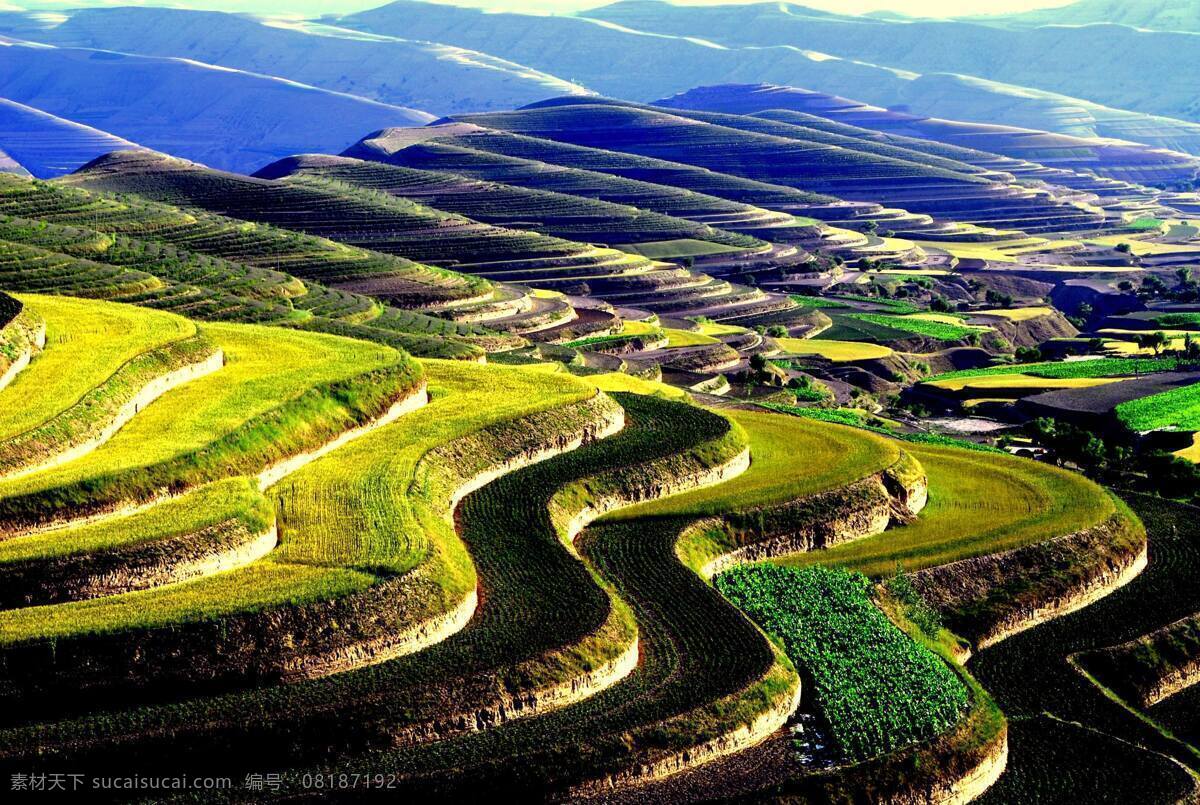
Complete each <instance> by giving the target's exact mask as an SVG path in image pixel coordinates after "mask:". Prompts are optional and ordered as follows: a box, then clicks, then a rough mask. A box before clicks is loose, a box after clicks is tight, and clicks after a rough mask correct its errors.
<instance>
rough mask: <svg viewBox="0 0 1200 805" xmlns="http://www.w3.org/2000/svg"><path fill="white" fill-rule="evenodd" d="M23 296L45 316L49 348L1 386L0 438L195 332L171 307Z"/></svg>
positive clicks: (66, 405) (51, 413) (50, 414)
mask: <svg viewBox="0 0 1200 805" xmlns="http://www.w3.org/2000/svg"><path fill="white" fill-rule="evenodd" d="M18 298H19V299H20V300H21V301H23V302H24V303H25V304H26V305H28V306H29V309H30V310H32V311H34V312H35V313H37V314H38V315H39V316H41V317H42V318H43V319H44V320H45V322H46V349H45V350H43V351H42V352H41V353H40V354H38V355H37V357H36V358H35V359H34V360H33V361H32V362H31V363H30V365H29V367H28V368H27V369H26V370H25V371H23V372H21V373H20V374H18V375H17V376H16V378H15V379H14V380H13V382H12V383H11V384H10V385H8V386H7V387H6V388H5V389H3V391H0V438H6V439H7V438H11V437H12V436H15V435H17V434H20V433H24V432H25V431H28V430H30V429H32V428H34V427H36V426H38V425H40V424H42V423H43V422H45V421H47V420H48V419H51V418H52V417H54V416H55V415H56V414H58V413H61V412H62V411H64V410H65V409H67V408H69V407H70V406H72V405H74V404H75V403H76V402H77V401H78V400H79V398H80V397H82V396H83V395H84V394H85V393H86V392H88V391H89V390H90V389H93V388H95V387H96V386H98V385H100V384H101V383H103V382H104V381H105V380H107V379H108V378H109V377H110V376H111V375H112V374H113V373H114V372H115V371H117V369H119V368H120V367H121V366H122V365H123V364H124V363H126V362H127V361H129V360H131V359H133V358H135V357H137V356H138V355H141V354H143V353H146V352H149V351H151V350H154V349H157V348H159V347H162V346H165V345H167V344H170V343H172V342H177V341H181V340H183V339H185V338H189V337H191V336H194V335H195V334H196V325H195V324H193V323H192V322H190V321H187V320H186V319H183V318H180V317H178V316H172V315H170V314H167V313H158V312H154V311H147V310H142V309H139V308H135V307H130V306H126V305H118V304H112V303H108V302H94V301H81V300H75V299H69V298H64V297H46V296H25V295H22V296H19V297H18ZM18 400H20V401H22V404H20V405H17V404H15V403H16V401H18ZM5 401H9V402H5Z"/></svg>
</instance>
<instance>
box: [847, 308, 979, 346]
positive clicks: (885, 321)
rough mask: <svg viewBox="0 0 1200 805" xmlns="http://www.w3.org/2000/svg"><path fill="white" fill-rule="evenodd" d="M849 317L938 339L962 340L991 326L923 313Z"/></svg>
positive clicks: (853, 315)
mask: <svg viewBox="0 0 1200 805" xmlns="http://www.w3.org/2000/svg"><path fill="white" fill-rule="evenodd" d="M846 315H847V317H848V318H852V319H856V320H858V321H865V322H867V323H869V324H877V325H879V326H881V327H889V328H891V329H894V330H900V331H901V332H904V333H909V334H911V335H919V336H925V337H927V338H933V339H935V340H937V341H962V340H964V339H968V338H971V337H972V336H978V335H979V334H980V333H983V332H987V331H988V330H989V329H990V328H987V327H973V326H968V325H965V324H962V323H961V322H959V323H950V322H948V321H945V320H931V319H930V318H929V317H927V316H922V315H921V314H911V315H905V316H891V315H886V314H879V313H849V314H846Z"/></svg>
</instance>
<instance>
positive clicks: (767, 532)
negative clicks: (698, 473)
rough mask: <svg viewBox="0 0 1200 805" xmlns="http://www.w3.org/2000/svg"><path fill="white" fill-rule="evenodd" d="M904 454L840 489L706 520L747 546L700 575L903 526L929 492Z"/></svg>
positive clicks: (921, 474)
mask: <svg viewBox="0 0 1200 805" xmlns="http://www.w3.org/2000/svg"><path fill="white" fill-rule="evenodd" d="M903 455H904V458H902V459H901V460H900V461H898V462H897V463H896V464H895V465H893V466H892V467H889V468H888V469H886V470H883V471H881V472H878V473H875V474H874V475H871V476H868V477H867V478H864V479H863V480H861V481H857V482H855V483H852V484H849V485H847V486H844V487H842V488H840V489H831V490H828V491H826V492H818V493H817V494H815V495H809V496H807V497H803V498H800V499H799V500H794V501H790V502H788V503H783V504H780V505H776V506H770V507H764V508H760V509H753V510H750V511H747V512H739V513H736V514H730V515H725V516H723V517H720V518H714V520H710V521H707V522H709V523H711V522H716V523H719V524H720V526H721V527H723V528H725V529H727V530H729V531H730V533H731V534H732V535H733V536H734V538H735V539H737V540H738V541H739V542H743V541H744V542H746V543H747V544H744V545H742V546H741V547H739V548H736V549H735V550H732V551H729V552H727V553H724V554H722V555H721V556H718V557H716V558H714V559H711V560H710V561H709V562H707V563H706V564H705V565H704V566H703V567H701V568H700V571H699V572H700V575H702V576H703V577H705V578H711V577H712V576H715V575H717V574H718V573H722V572H724V571H726V570H728V569H729V568H731V567H734V566H736V565H741V564H746V563H749V562H758V561H762V560H764V559H769V558H771V557H774V556H783V555H786V554H793V553H805V552H808V551H815V550H821V549H824V548H831V547H833V546H834V545H838V544H840V543H843V542H850V541H852V540H856V539H861V538H863V537H868V536H871V535H872V534H878V533H881V532H882V531H885V530H886V529H887V528H888V526H889V525H891V523H892V522H893V521H894V520H896V519H900V520H902V521H906V520H907V519H908V518H911V517H912V516H913V515H915V514H917V513H918V512H920V511H921V509H923V508H924V507H925V504H926V501H927V500H928V487H927V483H926V480H925V475H924V472H923V471H914V469H913V466H912V465H913V464H915V461H914V460H913V459H911V458H910V457H908V454H907V453H905V454H903ZM916 467H917V468H919V467H920V465H919V464H917V465H916Z"/></svg>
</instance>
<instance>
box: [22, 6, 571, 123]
mask: <svg viewBox="0 0 1200 805" xmlns="http://www.w3.org/2000/svg"><path fill="white" fill-rule="evenodd" d="M65 16H66V19H65V20H63V19H61V17H60V18H54V19H53V20H52V22H51V23H49V24H45V23H42V24H40V25H39V24H38V23H39V22H41V21H42V20H45V19H46V18H45V17H40V16H31V17H21V16H19V15H8V16H6V15H0V32H2V31H4V30H5V27H4V26H5V25H6V24H7V25H9V26H13V27H17V26H19V30H20V32H19V33H15V34H14V35H17V36H21V37H24V38H27V39H36V40H37V41H41V42H48V43H50V44H54V45H59V46H63V47H81V48H95V49H101V50H116V51H120V52H124V53H137V54H141V55H145V56H162V57H175V56H182V57H186V58H189V59H195V60H197V61H201V62H205V63H208V64H213V65H220V66H222V67H230V68H234V69H236V70H244V71H246V72H251V73H259V74H263V75H271V76H276V77H279V78H285V79H289V80H292V81H298V82H301V83H304V84H308V85H311V86H314V87H320V88H322V89H326V90H330V91H333V92H344V93H347V94H350V95H355V96H357V97H360V98H365V99H369V100H373V101H377V102H380V103H384V104H388V105H394V106H404V107H410V108H414V109H422V110H425V111H428V112H432V113H434V114H438V115H445V114H450V113H453V112H466V111H474V112H477V111H486V110H489V109H508V108H512V107H514V106H520V105H523V104H526V103H530V102H532V101H536V100H540V99H541V98H545V97H548V96H551V95H566V94H586V92H587V90H585V89H584V88H583V87H580V86H578V85H576V84H572V83H571V82H570V81H564V80H562V79H559V78H556V77H555V76H552V75H548V74H545V73H540V72H538V71H537V70H533V69H531V68H529V67H525V66H523V65H520V64H514V63H512V62H508V61H505V60H504V59H500V58H497V57H495V56H491V55H489V54H487V53H485V52H479V51H472V50H467V49H464V48H458V47H453V46H450V45H442V44H437V43H432V42H423V41H414V40H411V39H404V38H399V37H393V36H378V35H376V36H372V35H368V34H364V33H361V32H358V31H351V30H347V29H345V28H338V27H336V26H334V25H329V24H323V23H319V22H307V21H302V20H296V19H294V17H286V18H281V19H258V18H254V17H249V16H241V15H236V14H225V13H218V12H203V11H186V10H176V9H167V8H115V9H86V10H80V11H74V12H68V14H67V15H65ZM6 20H7V22H6ZM398 122H400V121H397V123H398ZM363 130H365V129H363ZM360 133H361V131H360Z"/></svg>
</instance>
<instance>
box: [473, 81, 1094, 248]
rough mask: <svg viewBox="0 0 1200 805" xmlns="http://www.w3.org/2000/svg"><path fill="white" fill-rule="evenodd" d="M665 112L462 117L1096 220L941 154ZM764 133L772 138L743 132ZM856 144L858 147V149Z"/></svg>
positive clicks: (954, 202)
mask: <svg viewBox="0 0 1200 805" xmlns="http://www.w3.org/2000/svg"><path fill="white" fill-rule="evenodd" d="M672 112H674V110H670V111H668V110H665V109H659V108H655V107H643V106H637V105H626V104H623V103H621V102H617V101H610V102H605V103H597V102H591V101H589V100H588V99H583V100H582V101H581V102H578V103H577V102H575V101H574V100H572V99H569V98H567V99H557V100H554V101H547V102H543V103H540V104H535V105H534V106H532V107H528V108H526V109H524V110H519V111H516V112H510V113H495V114H483V115H467V116H463V117H462V118H461V119H462V120H464V121H466V122H470V123H474V124H476V125H482V126H486V127H490V128H499V129H505V130H508V131H513V132H517V133H521V134H526V135H530V136H534V137H541V138H545V139H552V140H560V141H565V142H569V143H572V144H575V145H584V146H592V147H594V146H604V147H606V148H612V149H616V150H621V151H627V152H630V153H634V154H638V155H641V156H649V157H653V158H657V159H670V160H675V161H679V162H688V163H691V164H694V165H697V166H700V167H704V168H707V169H709V170H714V171H718V172H722V173H731V174H734V175H738V176H742V177H744V178H748V179H753V180H755V181H765V182H772V183H777V184H785V185H789V186H792V187H796V188H802V189H805V190H810V191H817V192H821V193H826V194H829V195H833V196H836V197H839V198H844V199H848V200H853V201H874V202H882V203H885V204H887V205H889V206H894V207H899V208H903V209H906V210H909V211H911V212H915V213H927V214H930V215H934V216H937V217H941V218H945V219H949V220H958V221H966V222H971V223H981V224H983V225H990V224H992V223H996V224H999V225H1002V226H1006V227H1007V228H1012V229H1026V228H1028V229H1033V230H1041V229H1047V230H1054V229H1056V228H1057V229H1060V230H1065V229H1071V228H1085V229H1086V228H1096V227H1098V226H1099V225H1100V224H1101V218H1100V217H1099V216H1097V215H1095V214H1094V213H1086V212H1084V211H1082V210H1081V209H1079V208H1077V207H1074V206H1070V205H1064V204H1059V203H1057V202H1056V201H1055V200H1054V199H1053V198H1051V197H1049V196H1048V195H1044V194H1042V195H1039V194H1038V193H1036V192H1034V191H1030V190H1027V189H1023V188H1018V187H1016V186H1010V185H1008V184H1005V183H1002V182H997V181H993V180H992V177H990V176H988V175H987V174H986V173H985V174H983V175H981V173H980V171H979V170H978V169H976V168H973V167H970V166H965V165H964V166H963V170H962V171H956V170H951V169H948V168H947V167H945V164H946V163H945V161H944V160H943V159H941V158H934V157H928V158H926V155H922V154H918V153H917V152H908V154H907V156H909V157H911V158H905V159H902V158H898V157H896V156H890V155H881V154H879V153H873V151H877V150H879V149H878V148H877V147H876V146H874V145H872V144H869V143H865V142H863V141H849V147H847V144H846V143H847V142H848V140H843V141H841V142H842V143H843V144H840V145H833V144H830V143H829V136H828V135H826V134H825V133H824V132H819V131H815V130H804V129H801V128H799V127H789V126H788V125H787V124H777V125H772V124H770V123H769V122H767V121H763V120H761V119H751V120H747V121H745V122H742V121H741V120H740V119H736V118H735V119H719V120H718V122H708V120H705V119H698V118H694V117H689V116H688V115H689V113H688V112H684V111H680V112H674V113H672ZM705 117H706V116H705V115H700V116H699V118H705ZM709 120H711V118H710V119H709ZM726 123H732V124H734V125H736V126H743V127H744V128H734V127H733V126H730V125H724V124H726ZM762 128H767V129H769V130H770V131H771V132H772V133H769V134H768V133H763V132H762V131H753V130H748V129H762ZM781 131H782V132H783V133H782V136H781ZM856 143H862V145H861V147H860V146H858V145H856ZM889 153H895V151H890V152H889ZM915 160H920V161H915ZM997 178H1002V177H997ZM1009 178H1011V177H1009Z"/></svg>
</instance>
